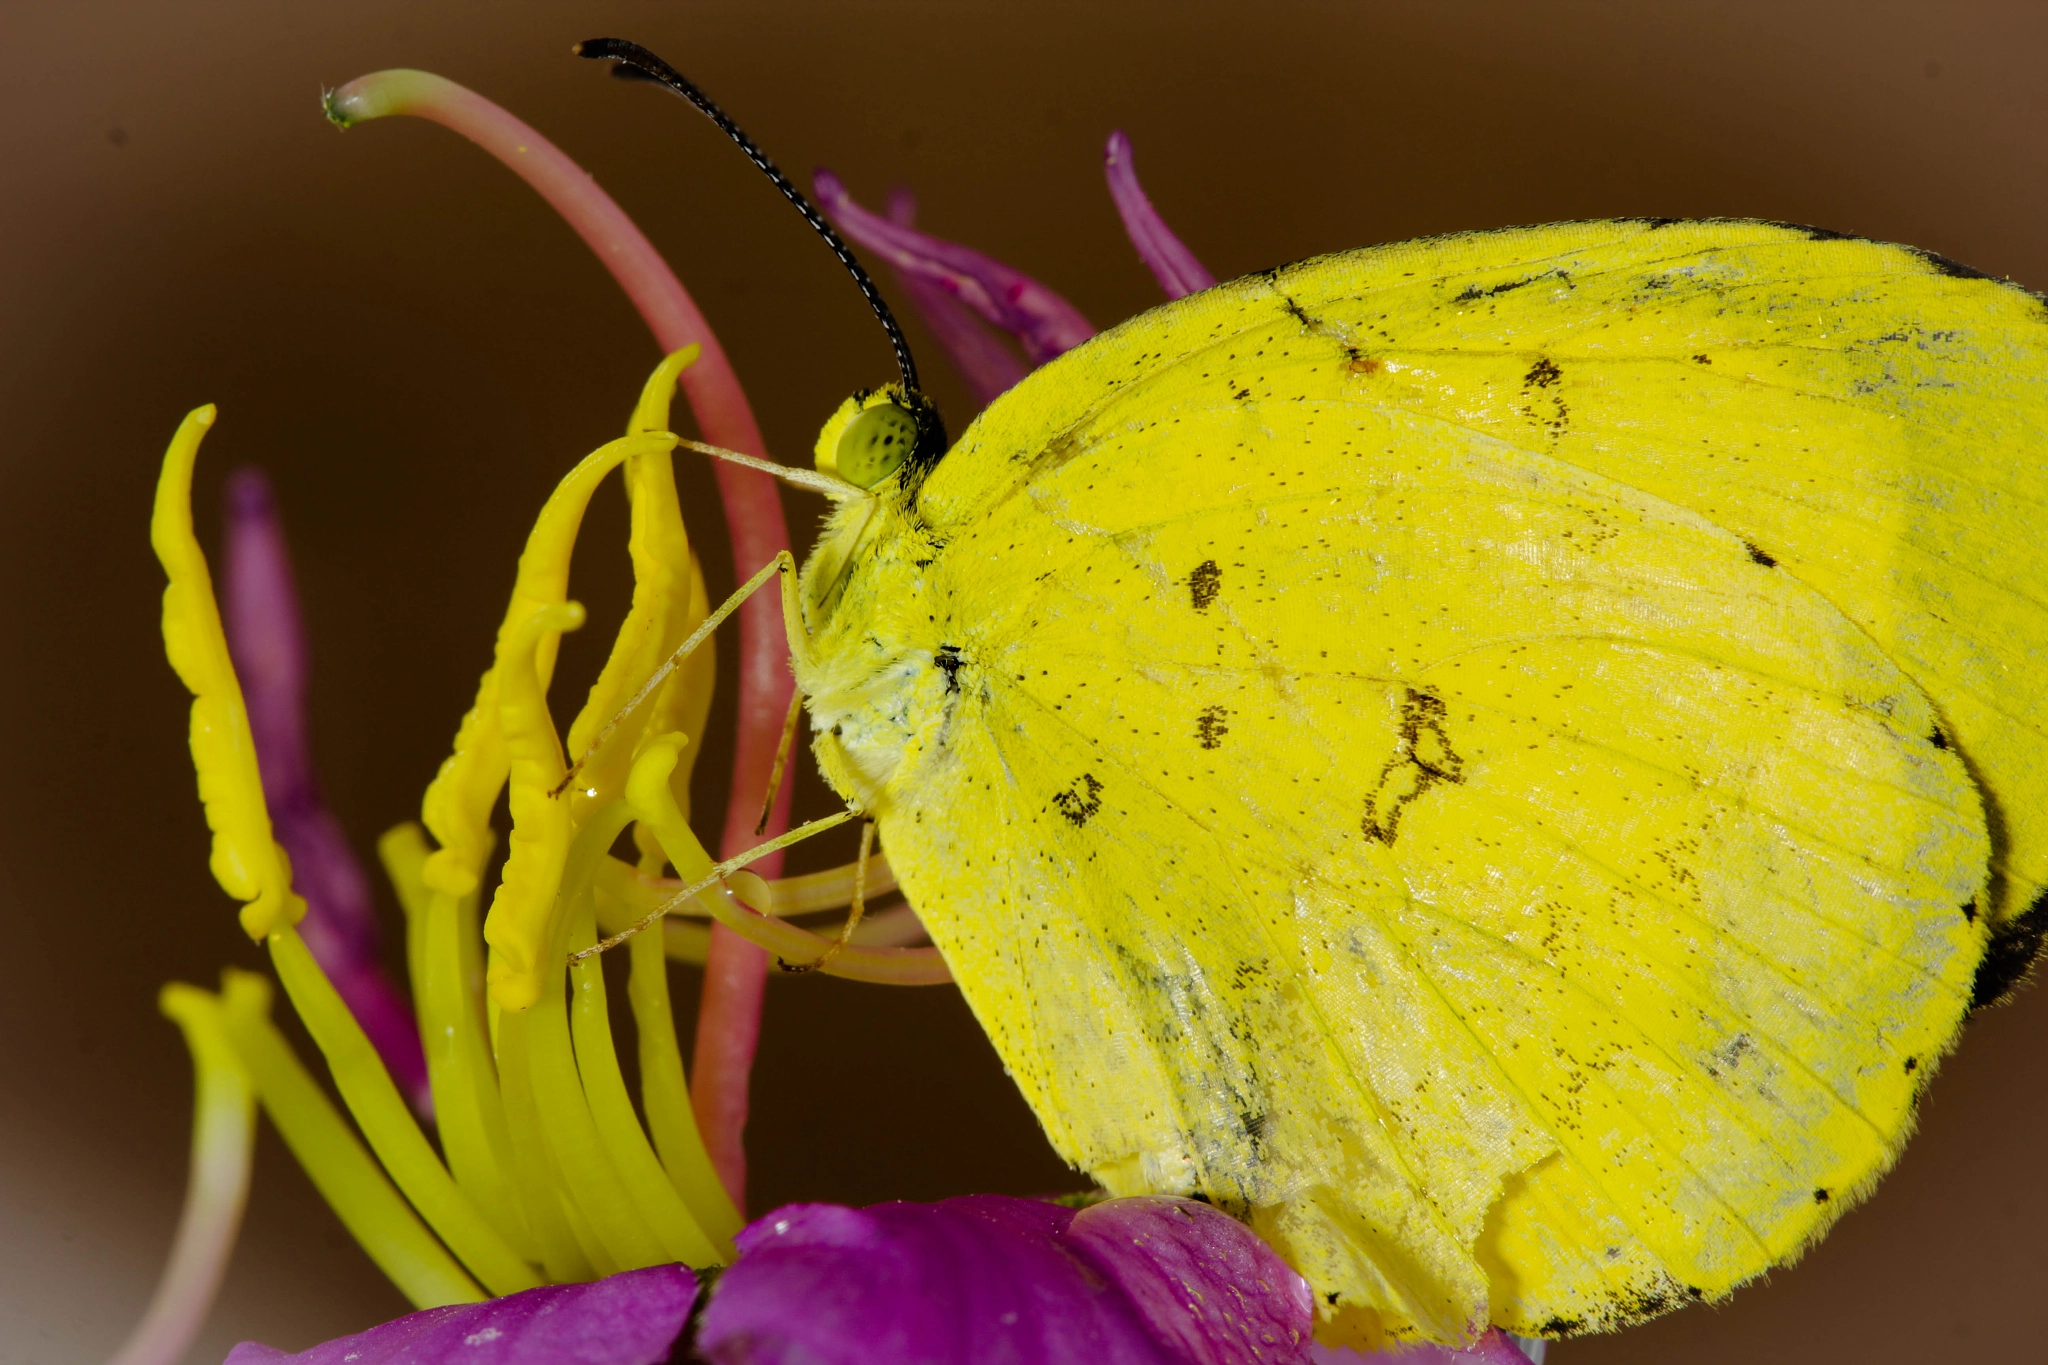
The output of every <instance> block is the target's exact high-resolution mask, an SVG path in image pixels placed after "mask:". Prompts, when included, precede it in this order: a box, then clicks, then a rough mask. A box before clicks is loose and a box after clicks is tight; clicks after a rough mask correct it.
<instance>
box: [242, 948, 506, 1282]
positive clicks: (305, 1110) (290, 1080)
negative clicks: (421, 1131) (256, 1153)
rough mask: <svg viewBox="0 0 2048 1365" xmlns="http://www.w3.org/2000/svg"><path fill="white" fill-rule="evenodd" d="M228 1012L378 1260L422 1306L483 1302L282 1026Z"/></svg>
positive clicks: (274, 1099) (325, 1181)
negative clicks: (323, 1088) (325, 1090)
mask: <svg viewBox="0 0 2048 1365" xmlns="http://www.w3.org/2000/svg"><path fill="white" fill-rule="evenodd" d="M221 975H222V980H223V981H224V982H225V983H226V993H227V994H228V995H229V996H230V997H232V995H233V993H234V991H235V990H236V989H237V988H238V983H241V982H245V981H246V982H252V983H254V988H255V989H258V990H260V991H261V992H262V995H263V997H264V998H265V999H267V998H268V996H269V993H270V987H269V984H268V983H266V982H264V981H263V980H262V978H260V977H257V976H254V975H252V974H251V973H248V972H238V971H235V970H234V969H232V968H230V969H229V970H228V971H226V972H223V973H222V974H221ZM243 989H248V988H247V987H243ZM221 1017H222V1021H223V1023H224V1024H225V1026H226V1028H227V1033H228V1038H229V1040H230V1041H231V1042H232V1043H233V1044H234V1047H235V1055H236V1056H238V1057H239V1058H241V1061H242V1065H243V1066H244V1067H246V1068H247V1069H248V1072H249V1075H250V1077H251V1078H252V1079H253V1080H254V1081H255V1084H256V1096H257V1098H258V1099H259V1100H261V1101H262V1103H263V1112H264V1113H266V1114H268V1115H269V1116H270V1121H271V1122H272V1123H273V1124H275V1125H276V1126H277V1131H278V1133H279V1135H280V1136H282V1137H283V1138H284V1142H285V1146H287V1147H289V1148H290V1149H291V1152H292V1155H293V1156H295V1157H297V1158H298V1162H299V1165H300V1166H301V1167H303V1168H304V1169H305V1172H306V1174H307V1176H308V1177H310V1178H311V1179H312V1181H313V1185H314V1187H315V1188H316V1189H318V1190H319V1191H320V1193H321V1196H322V1197H323V1198H325V1199H326V1200H327V1203H328V1206H329V1207H330V1208H332V1209H333V1210H334V1212H335V1214H336V1215H337V1216H339V1217H340V1219H341V1221H342V1225H343V1226H345V1227H346V1228H347V1229H348V1230H349V1233H350V1234H351V1235H352V1236H354V1238H355V1239H356V1241H357V1242H359V1243H361V1245H362V1248H363V1250H364V1251H366V1252H368V1253H369V1256H370V1259H371V1260H372V1261H375V1262H376V1263H377V1268H378V1269H379V1270H382V1271H383V1272H384V1273H385V1274H386V1275H387V1276H389V1277H390V1279H391V1282H392V1283H393V1284H395V1285H397V1286H398V1290H399V1292H400V1293H401V1294H404V1295H405V1296H406V1298H408V1299H410V1300H412V1302H413V1306H414V1307H417V1308H438V1307H440V1306H441V1305H443V1304H450V1303H481V1302H482V1301H483V1300H484V1298H485V1294H484V1292H483V1291H482V1290H481V1289H479V1288H477V1286H476V1282H475V1281H474V1280H472V1279H470V1278H469V1276H468V1275H467V1274H465V1273H464V1272H463V1269H462V1267H461V1266H459V1265H457V1264H456V1263H455V1259H454V1258H453V1257H452V1256H450V1255H449V1254H448V1253H447V1252H446V1251H444V1250H443V1249H442V1247H441V1244H440V1243H439V1242H437V1241H435V1240H434V1234H433V1233H431V1232H428V1231H427V1229H426V1225H425V1224H424V1223H422V1222H420V1220H419V1216H418V1215H417V1214H415V1213H414V1212H413V1211H412V1209H411V1207H410V1206H409V1205H407V1204H406V1202H405V1200H404V1198H403V1197H402V1196H400V1194H399V1193H398V1191H397V1190H396V1189H394V1188H392V1185H391V1182H390V1180H388V1179H386V1178H385V1175H384V1172H383V1171H381V1170H379V1169H378V1167H377V1163H376V1162H375V1161H374V1160H372V1159H371V1157H370V1154H369V1153H368V1152H366V1151H364V1150H363V1144H362V1143H361V1142H360V1141H358V1140H357V1138H356V1135H355V1134H354V1133H351V1132H350V1131H349V1129H348V1123H347V1121H346V1120H344V1119H343V1118H342V1117H341V1114H340V1113H339V1112H338V1111H337V1110H336V1109H335V1107H334V1105H333V1103H332V1102H331V1101H329V1100H328V1098H327V1096H326V1095H325V1094H323V1093H322V1092H321V1090H320V1085H319V1082H317V1081H315V1080H314V1079H313V1077H312V1075H311V1074H310V1073H309V1072H307V1070H306V1068H305V1067H303V1066H301V1065H300V1064H299V1059H298V1058H297V1057H294V1056H293V1055H292V1050H291V1044H289V1043H287V1042H286V1041H285V1040H284V1035H283V1034H282V1033H279V1032H278V1031H277V1028H276V1026H275V1025H273V1024H272V1023H271V1022H270V1020H269V1019H268V1018H266V1017H264V1015H263V1014H262V1013H260V1012H255V1011H246V1012H237V1011H234V1010H226V1011H223V1012H222V1016H221Z"/></svg>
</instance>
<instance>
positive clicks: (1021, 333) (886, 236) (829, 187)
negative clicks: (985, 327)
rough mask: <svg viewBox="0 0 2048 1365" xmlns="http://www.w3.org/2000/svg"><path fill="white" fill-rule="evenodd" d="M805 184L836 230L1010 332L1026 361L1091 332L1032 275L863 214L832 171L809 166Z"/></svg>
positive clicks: (1039, 359)
mask: <svg viewBox="0 0 2048 1365" xmlns="http://www.w3.org/2000/svg"><path fill="white" fill-rule="evenodd" d="M811 186H812V189H813V190H814V192H815V193H816V194H817V196H818V206H819V207H820V208H821V209H823V210H824V211H825V214H826V216H827V217H829V218H830V219H831V220H832V222H833V223H834V224H835V225H836V226H837V227H838V228H839V230H840V231H841V232H843V233H845V234H846V235H847V236H848V237H850V238H852V239H853V240H854V241H855V242H858V243H859V244H860V245H861V246H863V247H865V248H867V249H868V250H869V251H871V252H873V253H874V254H875V255H877V256H880V257H881V258H882V259H883V260H886V261H887V262H889V264H890V265H892V266H894V267H896V269H897V270H899V271H901V272H902V273H903V274H904V275H906V276H915V277H916V278H919V279H923V280H929V281H931V282H932V283H933V284H936V285H938V286H939V287H940V288H942V289H944V290H945V291H946V292H947V293H948V294H951V295H952V296H953V297H954V298H956V299H958V300H960V302H962V303H964V304H966V305H967V306H968V307H969V308H971V309H973V310H974V311H975V312H976V313H978V314H980V315H981V316H982V317H983V318H984V319H986V320H987V321H988V322H990V323H992V324H994V325H995V326H997V327H1000V328H1002V329H1003V330H1004V331H1006V332H1008V333H1010V334H1011V335H1012V336H1014V337H1016V338H1017V340H1018V341H1020V342H1022V343H1023V344H1024V355H1025V357H1026V358H1027V359H1029V360H1030V361H1031V363H1032V364H1033V365H1043V364H1044V363H1045V362H1046V361H1048V360H1051V359H1052V358H1053V357H1054V356H1056V355H1059V354H1061V353H1062V352H1064V351H1070V350H1072V349H1073V348H1074V347H1076V346H1079V345H1080V344H1081V343H1082V342H1084V341H1086V340H1087V339H1088V338H1089V337H1092V336H1094V335H1095V328H1094V327H1093V326H1091V325H1090V324H1089V322H1088V319H1086V318H1084V317H1082V316H1081V314H1080V312H1079V310H1077V309H1076V308H1075V307H1074V305H1073V304H1071V303H1068V302H1067V301H1066V300H1065V299H1063V298H1061V297H1060V296H1059V295H1058V294H1055V293H1053V292H1052V290H1050V289H1047V288H1046V287H1045V286H1044V285H1042V284H1040V283H1039V282H1038V281H1036V280H1034V279H1032V278H1031V277H1029V276H1028V275H1024V274H1021V273H1019V272H1018V271H1015V270H1012V269H1011V268H1010V267H1009V266H1006V265H1004V264H1003V263H1002V262H1001V261H997V260H993V259H991V258H989V257H987V256H984V255H982V254H981V253H980V252H979V251H973V250H970V249H969V248H967V247H964V246H959V245H957V244H955V243H953V242H946V241H941V240H940V239H938V238H937V237H931V236H927V235H926V234H924V233H922V232H919V231H917V230H916V229H914V228H907V227H899V226H898V225H896V224H895V223H892V222H890V221H889V220H888V219H886V218H884V217H882V216H880V215H879V214H875V213H870V212H869V211H868V210H866V209H864V208H862V207H861V206H860V205H859V204H856V203H855V202H854V201H853V198H852V196H850V195H848V194H847V192H846V186H845V185H843V184H841V183H840V181H839V177H838V176H836V175H834V174H832V172H830V171H824V170H821V171H818V172H816V173H814V174H813V176H812V178H811Z"/></svg>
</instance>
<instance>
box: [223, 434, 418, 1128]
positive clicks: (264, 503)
mask: <svg viewBox="0 0 2048 1365" xmlns="http://www.w3.org/2000/svg"><path fill="white" fill-rule="evenodd" d="M225 560H226V563H225V566H224V568H225V571H224V573H223V582H222V591H221V597H222V607H223V612H222V615H223V617H224V624H225V626H226V628H227V636H228V649H229V652H230V653H231V654H232V655H233V658H234V662H235V673H236V675H237V677H239V678H240V680H241V684H242V699H243V702H244V704H245V705H246V706H247V707H248V711H249V729H250V731H251V733H252V735H253V737H254V739H255V741H256V761H257V766H258V768H259V769H260V770H261V772H262V775H263V800H264V803H265V804H266V805H267V806H269V807H270V820H271V824H272V826H273V828H274V829H275V831H276V834H277V841H278V843H280V844H282V845H284V850H285V852H286V854H287V855H289V856H290V858H291V861H292V886H293V889H295V890H296V891H297V892H298V893H299V894H300V895H302V896H304V897H305V898H306V918H305V919H304V920H302V921H301V922H300V924H299V932H300V933H301V934H302V935H304V936H305V940H306V947H307V948H308V949H310V950H311V951H312V954H313V957H314V960H315V961H317V962H319V964H320V967H321V970H323V971H325V972H326V973H327V976H328V979H330V980H331V981H333V983H334V988H335V990H336V991H338V992H340V994H341V998H342V1000H343V1001H344V1002H345V1003H346V1004H347V1005H348V1007H349V1011H350V1012H351V1013H352V1014H354V1015H355V1017H356V1021H357V1022H358V1023H360V1024H361V1025H362V1026H363V1031H364V1032H365V1033H367V1034H368V1035H369V1036H370V1041H371V1043H372V1044H374V1045H375V1046H376V1049H377V1053H378V1055H379V1056H380V1057H382V1058H383V1059H384V1065H385V1066H386V1067H388V1068H390V1071H391V1076H392V1079H393V1080H395V1081H397V1082H398V1085H399V1087H400V1088H401V1089H402V1090H404V1091H405V1092H406V1094H407V1096H408V1097H409V1098H410V1099H411V1100H412V1103H413V1106H414V1107H415V1108H417V1109H419V1110H420V1112H422V1113H428V1112H431V1107H432V1103H433V1101H432V1096H431V1092H430V1091H429V1090H428V1087H427V1058H426V1053H425V1051H424V1049H423V1048H422V1047H421V1045H420V1036H419V1029H418V1026H417V1025H416V1024H415V1023H414V1021H413V1016H412V1011H411V1010H410V1009H409V1008H407V1006H406V1003H405V1001H404V999H403V998H402V997H401V996H400V995H399V993H398V990H397V988H396V987H395V986H393V985H392V983H391V979H390V978H389V977H388V976H386V975H385V973H384V968H383V965H382V962H381V960H380V958H379V956H378V951H377V913H376V910H375V908H374V905H373V902H372V901H371V898H370V885H369V882H368V881H367V880H366V879H365V878H364V876H363V868H362V864H361V863H359V862H357V861H356V856H355V852H354V851H353V850H352V849H351V848H350V847H349V843H348V836H347V835H346V834H345V833H343V831H342V828H341V825H340V823H339V822H338V821H336V820H335V818H334V816H333V815H332V814H331V813H330V812H329V811H328V809H327V807H326V805H325V804H324V803H323V802H322V801H321V799H320V787H319V784H318V783H317V782H316V781H315V780H314V776H313V757H312V751H311V748H310V747H309V746H308V745H307V743H306V712H305V698H306V672H307V668H306V637H305V629H304V627H303V626H302V625H301V624H300V621H299V601H298V591H297V589H296V587H295V586H294V583H293V576H292V562H291V555H290V552H289V551H287V550H286V548H285V542H284V527H283V525H282V524H281V523H280V522H279V520H278V516H277V508H276V505H275V503H274V501H273V499H272V498H271V494H270V484H269V481H268V480H266V479H265V478H264V477H263V475H262V474H261V473H260V472H259V471H257V470H254V469H240V470H237V471H235V473H234V474H233V475H232V476H230V477H229V479H228V484H227V552H226V555H225Z"/></svg>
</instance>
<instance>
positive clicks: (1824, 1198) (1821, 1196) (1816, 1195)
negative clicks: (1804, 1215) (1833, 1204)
mask: <svg viewBox="0 0 2048 1365" xmlns="http://www.w3.org/2000/svg"><path fill="white" fill-rule="evenodd" d="M1813 1202H1814V1203H1816V1204H1825V1203H1827V1202H1828V1192H1827V1191H1826V1190H1815V1191H1814V1192H1813Z"/></svg>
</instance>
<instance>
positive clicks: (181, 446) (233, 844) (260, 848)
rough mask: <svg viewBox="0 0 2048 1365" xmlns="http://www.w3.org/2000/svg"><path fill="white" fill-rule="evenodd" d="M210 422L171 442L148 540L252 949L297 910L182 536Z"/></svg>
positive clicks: (204, 419)
mask: <svg viewBox="0 0 2048 1365" xmlns="http://www.w3.org/2000/svg"><path fill="white" fill-rule="evenodd" d="M213 419H214V407H213V405H212V404H211V403H209V404H207V405H206V406H205V407H203V408H195V409H193V410H192V412H190V413H188V414H187V415H186V417H185V420H184V421H183V422H182V423H181V424H180V425H179V427H178V434H177V435H176V436H174V437H172V438H171V446H170V449H169V450H167V451H165V452H164V467H163V474H162V476H161V477H160V478H159V479H158V480H157V486H156V507H155V510H154V512H153V513H152V514H151V516H150V523H149V539H150V544H151V545H153V546H154V547H155V548H156V557H157V559H158V560H160V561H161V562H162V564H163V566H164V573H165V574H166V575H168V576H169V578H170V584H169V586H168V587H166V588H165V589H164V625H163V629H164V652H165V653H166V654H168V655H169V656H170V660H171V667H172V668H174V669H176V670H177V673H178V677H179V678H180V679H181V680H182V681H183V682H184V684H185V686H186V687H187V688H189V689H190V690H191V692H192V727H191V744H192V766H193V767H194V768H195V769H197V770H198V773H199V799H200V801H201V803H202V804H204V806H205V808H206V823H207V825H208V826H209V827H210V828H211V829H212V830H213V857H212V859H211V866H212V869H213V875H214V879H215V880H216V881H218V882H219V883H220V884H221V889H222V890H224V891H226V892H227V893H228V894H229V895H230V896H233V897H234V898H235V899H236V900H239V901H246V902H247V904H246V905H244V906H243V907H242V928H243V929H244V930H245V931H246V932H247V933H248V935H249V937H251V938H253V939H256V940H257V941H259V942H260V941H262V940H263V939H264V938H265V937H267V936H268V935H269V934H271V933H272V932H273V931H275V930H277V929H281V928H283V927H285V926H287V925H292V924H297V923H298V922H299V919H300V917H301V916H302V915H304V914H305V913H306V905H305V902H304V901H302V900H300V899H299V898H298V897H297V896H294V895H293V894H292V889H291V875H290V872H289V870H288V868H287V866H286V863H285V860H284V854H283V850H281V849H279V848H278V846H277V841H276V840H275V839H274V838H272V837H271V832H270V812H269V810H268V809H267V808H266V807H265V806H264V804H263V778H262V775H261V774H260V773H259V772H258V771H257V768H256V741H255V739H254V738H253V737H252V736H251V735H250V733H249V715H248V712H247V710H246V709H245V708H244V706H243V704H242V687H241V684H240V683H239V682H237V681H236V679H235V668H234V664H233V663H232V662H230V661H229V658H228V641H227V635H226V633H225V632H224V631H223V630H222V629H221V623H220V608H219V606H218V605H217V604H216V603H215V601H214V597H213V577H212V575H211V574H209V573H208V572H207V569H206V555H205V554H204V553H203V552H202V551H201V550H200V548H199V539H198V537H197V536H195V535H194V534H193V533H192V467H193V465H194V464H195V463H196V462H197V461H198V458H199V443H200V441H201V440H202V439H204V437H205V435H206V432H207V430H208V428H210V427H211V426H212V425H213Z"/></svg>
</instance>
